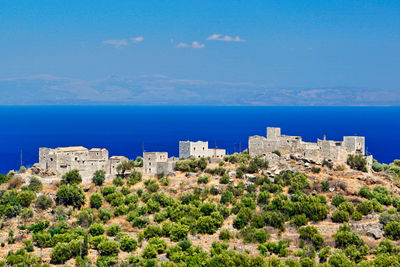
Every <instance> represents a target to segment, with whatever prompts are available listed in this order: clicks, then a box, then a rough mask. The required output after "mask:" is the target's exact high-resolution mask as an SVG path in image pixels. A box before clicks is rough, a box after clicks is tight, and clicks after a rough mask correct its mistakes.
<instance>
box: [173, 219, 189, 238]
mask: <svg viewBox="0 0 400 267" xmlns="http://www.w3.org/2000/svg"><path fill="white" fill-rule="evenodd" d="M188 233H189V226H187V225H184V224H180V223H175V224H173V225H172V228H171V232H170V235H171V236H170V238H171V240H172V241H180V240H183V239H186V238H187V235H188Z"/></svg>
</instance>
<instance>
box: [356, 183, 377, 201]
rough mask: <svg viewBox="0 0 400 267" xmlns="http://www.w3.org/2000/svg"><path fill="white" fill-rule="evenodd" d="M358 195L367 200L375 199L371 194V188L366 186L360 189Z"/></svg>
mask: <svg viewBox="0 0 400 267" xmlns="http://www.w3.org/2000/svg"><path fill="white" fill-rule="evenodd" d="M358 195H359V196H361V197H363V198H366V199H372V198H373V197H374V194H373V193H372V192H371V190H370V189H369V187H366V186H363V187H361V188H360V191H359V192H358Z"/></svg>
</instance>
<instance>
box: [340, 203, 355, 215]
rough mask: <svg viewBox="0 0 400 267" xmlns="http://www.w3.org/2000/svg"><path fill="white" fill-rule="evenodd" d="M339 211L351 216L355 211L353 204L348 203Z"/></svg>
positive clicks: (341, 206)
mask: <svg viewBox="0 0 400 267" xmlns="http://www.w3.org/2000/svg"><path fill="white" fill-rule="evenodd" d="M338 210H343V211H347V212H348V213H349V214H353V213H354V210H355V209H354V205H353V203H351V202H349V201H346V202H343V203H341V204H340V205H339V206H338Z"/></svg>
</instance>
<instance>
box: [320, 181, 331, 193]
mask: <svg viewBox="0 0 400 267" xmlns="http://www.w3.org/2000/svg"><path fill="white" fill-rule="evenodd" d="M321 190H322V192H328V191H329V181H328V180H325V181H322V182H321Z"/></svg>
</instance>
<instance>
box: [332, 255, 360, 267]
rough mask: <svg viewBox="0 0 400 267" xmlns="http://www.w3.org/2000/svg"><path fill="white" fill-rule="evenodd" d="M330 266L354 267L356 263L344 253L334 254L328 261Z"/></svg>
mask: <svg viewBox="0 0 400 267" xmlns="http://www.w3.org/2000/svg"><path fill="white" fill-rule="evenodd" d="M328 263H329V266H334V267H342V266H343V267H345V266H346V267H354V266H355V263H354V262H352V261H351V260H349V259H348V257H347V256H346V255H345V254H343V253H336V254H333V255H332V256H331V257H330V258H329V260H328Z"/></svg>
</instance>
